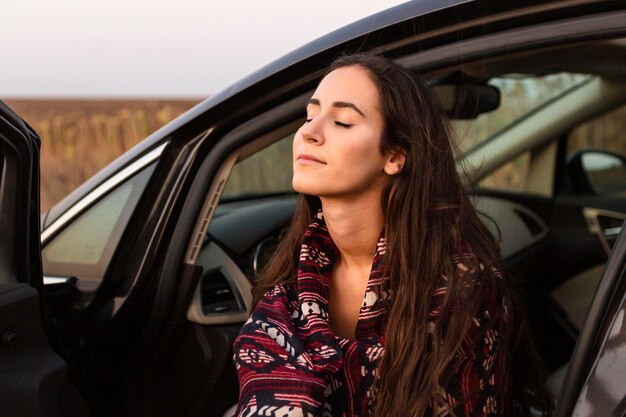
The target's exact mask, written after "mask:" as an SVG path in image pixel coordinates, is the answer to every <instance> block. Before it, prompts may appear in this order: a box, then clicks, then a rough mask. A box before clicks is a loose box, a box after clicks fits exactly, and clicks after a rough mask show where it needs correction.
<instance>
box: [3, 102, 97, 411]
mask: <svg viewBox="0 0 626 417" xmlns="http://www.w3.org/2000/svg"><path fill="white" fill-rule="evenodd" d="M42 282H43V280H42V273H41V253H40V245H39V138H38V136H37V134H36V133H35V132H34V131H33V130H32V129H31V128H30V127H29V126H28V125H27V124H26V123H25V122H24V121H23V120H22V119H20V118H19V117H18V116H17V115H16V114H15V113H14V112H13V111H12V110H11V109H10V108H9V107H8V106H6V104H4V103H3V102H2V101H0V392H2V395H1V396H0V415H3V416H4V415H7V416H12V417H16V416H17V417H19V416H62V415H76V416H81V415H85V413H84V409H83V408H82V403H81V401H80V398H78V396H77V395H76V393H75V391H74V390H73V389H72V387H71V386H70V385H69V383H68V382H67V378H66V364H65V362H64V361H63V359H61V357H59V356H58V355H57V354H56V353H54V351H53V350H52V349H51V348H50V345H49V343H48V340H47V337H46V334H45V331H44V327H43V322H42V318H43V317H42V313H41V311H42V308H41V306H42V302H41V294H42V291H43V285H42Z"/></svg>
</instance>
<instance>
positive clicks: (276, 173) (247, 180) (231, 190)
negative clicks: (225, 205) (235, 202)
mask: <svg viewBox="0 0 626 417" xmlns="http://www.w3.org/2000/svg"><path fill="white" fill-rule="evenodd" d="M293 137H294V134H291V135H289V136H287V137H285V138H283V139H281V140H279V141H278V142H275V143H273V144H271V145H270V146H268V147H266V148H264V149H262V150H261V151H259V152H256V153H255V154H253V155H251V156H249V157H248V158H246V159H244V160H241V161H239V162H237V164H235V166H234V167H233V170H232V172H231V174H230V177H229V178H228V183H227V184H226V188H225V189H224V193H223V194H222V198H224V199H226V200H228V199H238V198H249V197H258V196H262V195H264V194H279V193H286V192H291V191H293V188H292V187H291V177H292V176H293V165H292V156H291V154H292V151H291V148H292V142H293Z"/></svg>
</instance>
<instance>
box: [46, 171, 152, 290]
mask: <svg viewBox="0 0 626 417" xmlns="http://www.w3.org/2000/svg"><path fill="white" fill-rule="evenodd" d="M153 170H154V164H153V165H151V166H150V167H148V168H145V169H144V170H142V171H141V172H140V173H138V174H136V175H135V176H134V177H132V178H131V179H129V180H128V181H126V182H125V183H123V184H122V185H120V186H119V187H118V188H116V189H114V190H113V191H111V192H110V193H109V194H107V195H106V196H105V197H103V198H102V199H101V200H100V201H98V202H97V203H96V204H94V205H93V206H91V207H90V208H88V209H87V210H86V211H85V212H84V213H83V214H81V215H80V216H79V217H78V218H76V219H75V220H74V221H72V222H71V223H70V224H69V225H68V226H66V227H65V228H64V229H63V230H62V231H61V232H60V233H59V234H58V235H57V236H55V237H54V238H53V239H52V241H50V242H49V243H48V244H47V245H46V246H45V247H44V249H43V251H42V258H43V270H44V274H45V275H48V276H75V277H77V278H78V286H79V288H80V289H84V290H94V289H96V288H97V287H98V285H99V283H100V282H101V281H102V278H103V276H104V273H105V272H106V268H107V267H108V265H109V262H110V261H111V257H112V256H113V253H114V252H115V249H116V247H117V244H118V242H119V240H120V238H121V236H122V233H123V231H124V229H125V228H126V225H127V224H128V220H129V219H130V216H131V214H132V213H133V210H134V209H135V206H136V205H137V202H138V201H139V197H140V196H141V193H142V191H143V189H144V188H145V186H146V184H147V182H148V179H149V178H150V174H151V173H152V171H153Z"/></svg>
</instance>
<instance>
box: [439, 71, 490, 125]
mask: <svg viewBox="0 0 626 417" xmlns="http://www.w3.org/2000/svg"><path fill="white" fill-rule="evenodd" d="M431 88H432V90H433V92H434V93H435V95H436V96H437V97H438V98H439V102H440V103H441V105H442V107H443V108H444V110H445V111H446V113H447V114H448V117H449V118H450V119H475V118H476V117H478V116H479V115H480V114H482V113H487V112H490V111H492V110H495V109H497V108H498V107H499V106H500V90H498V88H497V87H494V86H492V85H488V84H486V83H484V82H481V81H478V80H475V79H472V78H470V77H468V76H466V75H465V74H463V73H460V72H459V73H454V74H450V75H448V76H446V77H444V78H443V79H439V80H436V81H434V82H432V83H431Z"/></svg>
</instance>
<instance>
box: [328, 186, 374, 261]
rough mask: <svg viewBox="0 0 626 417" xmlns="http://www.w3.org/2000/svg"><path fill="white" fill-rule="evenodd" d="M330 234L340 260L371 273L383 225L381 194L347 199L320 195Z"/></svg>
mask: <svg viewBox="0 0 626 417" xmlns="http://www.w3.org/2000/svg"><path fill="white" fill-rule="evenodd" d="M321 202H322V212H323V213H324V221H325V223H326V227H327V228H328V233H329V234H330V237H331V238H332V240H333V242H334V244H335V246H336V247H337V249H338V250H339V260H338V262H341V263H342V264H344V265H345V266H346V267H347V268H348V269H349V270H351V271H355V272H356V271H367V272H369V270H370V268H371V265H372V260H373V258H374V254H375V253H376V244H377V243H378V239H379V238H380V233H381V231H382V228H383V226H384V217H383V212H382V209H381V207H380V194H378V193H373V194H370V195H361V196H360V197H359V198H358V199H354V200H351V201H346V200H345V199H338V198H321Z"/></svg>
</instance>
